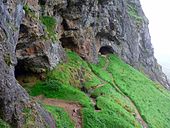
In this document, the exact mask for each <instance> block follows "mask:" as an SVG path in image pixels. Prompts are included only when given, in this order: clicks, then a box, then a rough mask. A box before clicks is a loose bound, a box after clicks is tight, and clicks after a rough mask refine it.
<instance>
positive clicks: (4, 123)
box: [0, 119, 10, 128]
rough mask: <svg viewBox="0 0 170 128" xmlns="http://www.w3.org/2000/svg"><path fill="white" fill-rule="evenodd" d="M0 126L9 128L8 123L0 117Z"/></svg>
mask: <svg viewBox="0 0 170 128" xmlns="http://www.w3.org/2000/svg"><path fill="white" fill-rule="evenodd" d="M0 128H10V125H9V124H7V123H6V122H5V121H3V120H2V119H0Z"/></svg>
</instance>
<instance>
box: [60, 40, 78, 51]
mask: <svg viewBox="0 0 170 128" xmlns="http://www.w3.org/2000/svg"><path fill="white" fill-rule="evenodd" d="M60 41H61V45H62V47H63V48H66V49H70V50H72V51H75V52H76V48H77V45H76V44H75V43H74V39H73V37H63V38H61V39H60Z"/></svg>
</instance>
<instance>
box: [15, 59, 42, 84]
mask: <svg viewBox="0 0 170 128" xmlns="http://www.w3.org/2000/svg"><path fill="white" fill-rule="evenodd" d="M25 65H26V62H25V61H20V60H18V63H17V65H16V66H15V72H14V73H15V78H16V80H17V81H18V82H19V84H20V85H22V86H33V85H35V83H36V82H37V81H38V80H40V77H41V76H42V75H41V74H36V73H33V72H31V71H29V70H26V69H25Z"/></svg>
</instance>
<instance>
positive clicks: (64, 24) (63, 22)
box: [61, 19, 69, 31]
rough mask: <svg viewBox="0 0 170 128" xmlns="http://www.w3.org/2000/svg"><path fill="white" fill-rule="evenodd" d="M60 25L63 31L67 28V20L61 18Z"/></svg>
mask: <svg viewBox="0 0 170 128" xmlns="http://www.w3.org/2000/svg"><path fill="white" fill-rule="evenodd" d="M61 25H62V26H63V28H64V30H65V31H67V30H69V25H68V24H67V21H66V20H65V19H63V21H62V23H61Z"/></svg>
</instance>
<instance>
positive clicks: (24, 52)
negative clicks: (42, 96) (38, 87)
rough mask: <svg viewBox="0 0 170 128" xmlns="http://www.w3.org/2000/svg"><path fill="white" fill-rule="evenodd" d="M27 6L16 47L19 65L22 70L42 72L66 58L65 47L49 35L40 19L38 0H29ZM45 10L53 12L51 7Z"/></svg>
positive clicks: (40, 11) (40, 9) (40, 10)
mask: <svg viewBox="0 0 170 128" xmlns="http://www.w3.org/2000/svg"><path fill="white" fill-rule="evenodd" d="M25 6H26V7H27V9H25V10H26V12H25V18H24V19H23V21H22V24H21V25H20V33H19V41H18V44H17V47H16V55H17V59H18V62H19V63H18V66H19V67H22V70H26V71H31V72H34V73H42V72H45V71H46V70H49V69H53V68H54V67H55V66H56V65H57V64H58V63H59V62H61V61H63V60H65V53H64V49H63V48H62V47H61V44H60V42H59V41H58V40H52V39H50V38H48V37H47V35H46V34H47V33H46V31H45V26H44V25H43V24H42V22H41V20H40V18H41V17H42V14H41V13H42V8H41V6H40V5H39V2H38V0H35V1H32V0H28V2H27V4H26V5H25ZM43 11H44V12H46V13H48V12H49V13H51V11H50V10H49V8H46V9H45V10H43ZM55 27H56V26H55ZM55 29H56V28H54V30H55Z"/></svg>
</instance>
